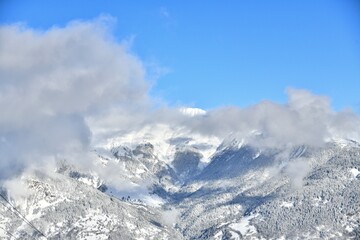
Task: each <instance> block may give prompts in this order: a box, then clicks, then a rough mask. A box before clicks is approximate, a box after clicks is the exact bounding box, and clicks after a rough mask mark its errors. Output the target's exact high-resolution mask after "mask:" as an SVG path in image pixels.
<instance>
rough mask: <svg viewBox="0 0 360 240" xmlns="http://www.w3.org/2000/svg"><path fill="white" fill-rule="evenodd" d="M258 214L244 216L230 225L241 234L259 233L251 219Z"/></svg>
mask: <svg viewBox="0 0 360 240" xmlns="http://www.w3.org/2000/svg"><path fill="white" fill-rule="evenodd" d="M256 216H257V215H251V216H246V217H243V218H242V219H241V220H240V222H237V223H232V224H230V225H229V227H230V228H231V229H233V230H234V231H238V232H240V233H241V235H243V236H245V235H251V234H255V233H257V231H256V228H255V227H254V226H252V225H251V224H250V220H251V219H253V218H254V217H256Z"/></svg>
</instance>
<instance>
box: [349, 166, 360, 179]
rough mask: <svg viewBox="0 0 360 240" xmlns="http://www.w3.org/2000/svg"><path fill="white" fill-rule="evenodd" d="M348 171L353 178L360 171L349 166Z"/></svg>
mask: <svg viewBox="0 0 360 240" xmlns="http://www.w3.org/2000/svg"><path fill="white" fill-rule="evenodd" d="M349 172H350V173H351V174H352V175H353V177H354V178H356V177H357V176H358V175H359V173H360V171H359V170H358V169H356V168H351V169H350V170H349Z"/></svg>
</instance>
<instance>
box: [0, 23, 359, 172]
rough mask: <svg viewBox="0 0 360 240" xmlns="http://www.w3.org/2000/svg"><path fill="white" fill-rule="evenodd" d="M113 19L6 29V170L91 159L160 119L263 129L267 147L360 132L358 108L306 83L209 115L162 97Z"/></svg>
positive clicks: (192, 127)
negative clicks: (99, 144)
mask: <svg viewBox="0 0 360 240" xmlns="http://www.w3.org/2000/svg"><path fill="white" fill-rule="evenodd" d="M112 21H113V20H112V19H109V18H107V17H103V18H100V19H97V20H95V21H90V22H79V21H78V22H71V23H69V24H68V25H67V26H65V27H63V28H51V29H49V30H46V31H37V30H34V29H31V28H28V27H26V26H23V25H9V26H2V27H1V28H0V41H1V42H0V52H1V55H0V76H1V81H0V109H1V116H0V142H1V144H0V152H1V153H2V154H1V155H0V169H1V170H0V176H2V178H6V177H9V176H11V175H12V174H13V173H14V172H17V171H19V170H21V169H22V168H24V167H26V166H28V165H31V164H34V163H42V162H44V161H48V159H62V158H66V159H68V160H69V161H71V160H76V161H77V162H81V164H83V165H84V166H86V165H87V164H88V165H89V166H90V165H91V163H88V162H87V161H88V160H89V159H91V157H90V156H89V155H88V151H89V146H90V144H91V141H92V140H93V139H94V136H95V137H96V138H99V137H107V136H109V135H113V134H114V133H115V134H117V133H122V134H125V133H127V132H131V131H137V130H138V129H143V127H144V126H146V125H148V126H151V125H154V124H166V125H169V126H174V127H176V128H177V129H179V128H180V129H184V131H185V132H191V133H197V134H201V135H207V136H209V135H211V136H216V137H217V138H219V139H224V138H226V137H227V136H229V135H230V134H232V135H235V136H238V137H239V138H242V137H244V136H249V135H251V133H253V132H254V131H255V132H257V133H261V134H260V135H259V134H258V135H257V136H255V137H253V138H249V139H248V142H249V143H250V144H255V145H260V146H266V147H276V146H279V145H283V144H291V145H297V144H308V145H314V146H319V145H321V144H323V143H324V140H325V139H329V138H331V137H337V138H351V139H354V140H359V139H360V130H359V126H360V124H359V123H360V120H359V117H358V116H357V115H355V114H354V113H353V112H351V111H341V112H335V111H333V110H332V109H331V105H330V101H329V99H328V98H327V97H324V96H317V95H314V94H312V93H310V92H309V91H306V90H296V89H289V90H288V91H287V93H288V96H289V100H288V103H286V104H276V103H273V102H269V101H264V102H260V103H258V104H255V105H253V106H249V107H247V108H238V107H226V108H219V109H214V110H209V111H206V112H202V111H200V112H201V114H190V115H189V114H188V115H184V114H183V113H181V111H179V109H178V108H172V107H166V106H162V107H158V106H154V104H153V103H152V99H151V98H150V97H149V95H148V90H149V83H148V81H147V80H146V76H147V72H146V71H145V68H144V64H143V63H142V62H141V60H139V59H138V58H137V57H135V56H134V55H133V54H131V53H130V52H129V49H128V47H129V46H128V44H127V43H118V42H117V41H116V40H115V39H113V37H112V35H111V31H110V30H111V29H110V26H111V24H112ZM183 109H186V108H183ZM200 112H199V111H198V110H197V111H196V113H200ZM149 129H151V127H149ZM105 172H106V171H105Z"/></svg>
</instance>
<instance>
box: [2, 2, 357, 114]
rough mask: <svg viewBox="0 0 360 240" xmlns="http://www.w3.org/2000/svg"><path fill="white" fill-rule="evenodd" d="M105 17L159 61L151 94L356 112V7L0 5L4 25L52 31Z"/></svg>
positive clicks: (179, 100) (200, 103)
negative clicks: (307, 95) (319, 102)
mask: <svg viewBox="0 0 360 240" xmlns="http://www.w3.org/2000/svg"><path fill="white" fill-rule="evenodd" d="M102 14H108V15H111V16H113V17H114V18H116V19H117V23H116V25H115V27H114V34H115V37H116V38H117V39H119V40H123V39H133V43H132V51H133V52H134V53H135V54H136V55H138V56H139V57H140V58H141V59H142V60H143V61H144V62H145V63H146V64H148V65H149V66H152V65H157V66H161V67H162V68H163V69H165V70H166V71H165V72H167V73H166V74H164V75H163V76H161V77H160V78H159V79H158V80H157V82H156V84H155V85H154V87H153V88H152V90H151V94H152V95H153V96H156V97H160V98H163V99H164V100H165V101H167V102H168V103H170V104H172V105H178V104H179V105H180V104H186V105H190V106H194V107H201V108H205V109H210V108H215V107H219V106H226V105H237V106H241V107H244V106H247V105H249V104H254V103H257V102H259V101H261V100H265V99H266V100H272V101H275V102H280V103H282V102H285V101H286V95H285V89H286V88H287V87H294V88H304V89H308V90H310V91H312V92H314V93H316V94H323V95H327V96H329V97H330V98H331V99H332V102H333V106H334V107H335V109H342V108H345V107H351V108H352V109H354V110H355V111H357V112H360V94H359V93H360V27H359V26H360V3H359V2H358V1H356V0H348V1H341V0H337V1H336V0H318V1H309V0H301V1H300V0H298V1H285V0H284V1H277V0H274V1H265V0H264V1H260V0H258V1H257V0H256V1H141V2H140V1H106V0H103V1H100V0H95V1H91V2H90V1H85V0H81V1H80V0H73V1H67V0H65V1H49V0H48V1H45V0H42V1H40V0H33V1H20V0H11V1H10V0H2V1H0V21H1V23H2V24H8V23H14V22H19V21H20V22H25V23H26V24H27V25H28V26H29V27H33V28H39V29H47V28H49V27H51V26H53V25H57V26H64V25H65V24H66V23H67V22H69V21H71V20H74V19H82V20H88V19H89V20H91V19H94V18H96V17H98V16H100V15H102Z"/></svg>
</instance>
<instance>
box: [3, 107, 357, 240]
mask: <svg viewBox="0 0 360 240" xmlns="http://www.w3.org/2000/svg"><path fill="white" fill-rule="evenodd" d="M188 114H202V113H201V112H196V111H195V112H189V113H188ZM255 135H256V136H257V135H259V134H255ZM256 136H253V137H256ZM93 153H94V155H95V156H97V161H98V165H97V166H98V171H95V170H94V169H92V170H91V171H90V170H89V171H86V170H84V169H79V168H77V167H76V166H73V165H71V164H68V163H67V162H66V161H63V162H59V163H58V165H57V166H56V168H54V169H53V170H54V171H53V172H51V173H49V172H44V171H41V170H33V171H30V172H29V171H28V172H26V173H23V174H22V175H21V178H20V181H21V182H22V184H23V186H24V188H25V189H27V193H26V194H24V195H16V194H15V192H16V191H14V189H13V188H11V187H8V188H7V187H6V186H4V187H3V188H2V195H3V196H5V197H6V199H7V200H8V201H9V202H10V203H11V205H12V206H14V207H15V208H16V209H17V210H18V211H19V212H20V213H21V214H22V215H23V216H24V217H25V218H26V219H27V220H29V221H30V223H31V224H32V225H33V226H35V227H36V228H37V229H39V230H40V231H41V232H42V233H43V234H44V235H45V236H46V238H47V239H359V238H360V174H359V173H360V145H359V144H358V143H357V142H355V141H351V140H346V139H335V140H329V141H328V142H327V143H326V144H324V145H323V146H317V147H312V146H307V145H301V146H294V145H284V146H278V147H266V146H264V147H260V146H254V145H252V144H251V143H250V142H248V141H247V139H246V138H238V137H233V136H229V137H228V138H226V139H219V138H217V137H211V136H202V135H199V134H196V133H191V132H188V131H184V129H181V128H172V127H170V126H167V125H160V124H159V125H154V126H151V127H149V126H146V127H144V128H143V129H142V130H140V131H136V132H131V133H127V134H123V135H119V136H115V137H112V138H110V139H106V140H102V141H99V142H97V143H96V144H94V152H93ZM109 170H111V171H109ZM110 172H111V174H112V175H114V173H115V175H116V178H115V179H114V178H113V177H110V176H107V175H106V174H104V173H110ZM119 179H121V182H120V183H119V182H118V180H119ZM10 185H11V184H9V185H7V186H10ZM2 203H3V206H1V208H0V211H1V218H0V233H1V231H2V233H1V234H2V235H1V236H2V238H4V239H34V238H37V239H41V238H43V239H45V238H44V237H42V236H41V235H40V233H39V232H37V231H35V230H34V228H33V227H31V226H30V225H29V224H27V223H26V222H24V221H23V219H21V217H19V214H18V213H16V212H14V211H15V210H14V209H13V208H12V206H11V205H9V204H8V203H7V202H5V201H2ZM11 235H13V237H11Z"/></svg>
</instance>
